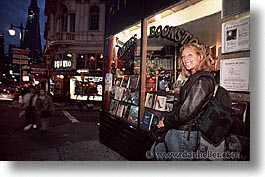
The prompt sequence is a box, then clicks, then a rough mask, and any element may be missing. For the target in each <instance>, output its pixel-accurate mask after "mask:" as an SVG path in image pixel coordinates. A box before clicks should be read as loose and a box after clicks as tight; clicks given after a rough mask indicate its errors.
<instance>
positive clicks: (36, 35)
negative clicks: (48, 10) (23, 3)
mask: <svg viewBox="0 0 265 177" xmlns="http://www.w3.org/2000/svg"><path fill="white" fill-rule="evenodd" d="M39 19H40V8H39V7H38V4H37V0H31V3H30V6H29V7H28V18H27V24H26V28H25V37H24V42H23V47H24V48H28V49H29V58H30V64H39V63H41V57H42V46H41V37H40V22H39Z"/></svg>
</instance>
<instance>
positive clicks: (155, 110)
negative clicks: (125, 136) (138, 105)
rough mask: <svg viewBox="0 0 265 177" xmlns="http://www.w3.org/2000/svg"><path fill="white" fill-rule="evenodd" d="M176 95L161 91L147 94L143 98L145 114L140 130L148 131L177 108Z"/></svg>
mask: <svg viewBox="0 0 265 177" xmlns="http://www.w3.org/2000/svg"><path fill="white" fill-rule="evenodd" d="M178 101H179V97H178V95H175V94H173V93H166V92H161V91H154V92H147V93H146V97H145V112H144V117H143V119H142V122H141V128H143V129H145V130H150V127H151V126H152V125H157V124H158V122H159V120H161V118H163V116H164V115H165V114H167V113H170V112H172V111H173V109H174V108H176V107H177V105H178Z"/></svg>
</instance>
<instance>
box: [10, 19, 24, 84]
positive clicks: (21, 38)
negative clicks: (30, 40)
mask: <svg viewBox="0 0 265 177" xmlns="http://www.w3.org/2000/svg"><path fill="white" fill-rule="evenodd" d="M14 28H18V29H20V36H19V39H20V44H19V48H21V49H22V40H23V30H24V29H25V28H24V27H23V23H22V22H21V23H20V26H15V25H13V24H11V25H10V28H9V30H8V32H9V34H10V35H11V36H14V35H15V34H16V31H15V30H14ZM21 71H22V70H21V56H20V58H19V85H20V86H21V80H22V73H21Z"/></svg>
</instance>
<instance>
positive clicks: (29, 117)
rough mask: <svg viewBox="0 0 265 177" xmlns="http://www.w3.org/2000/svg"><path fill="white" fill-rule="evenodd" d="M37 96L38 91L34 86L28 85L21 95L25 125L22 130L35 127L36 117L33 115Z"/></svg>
mask: <svg viewBox="0 0 265 177" xmlns="http://www.w3.org/2000/svg"><path fill="white" fill-rule="evenodd" d="M37 98H38V93H37V92H36V90H35V87H34V86H30V87H29V91H28V93H26V94H25V95H24V96H23V109H24V110H25V127H24V129H23V130H24V131H28V130H29V129H30V128H34V129H36V128H37V118H36V115H35V103H36V99H37Z"/></svg>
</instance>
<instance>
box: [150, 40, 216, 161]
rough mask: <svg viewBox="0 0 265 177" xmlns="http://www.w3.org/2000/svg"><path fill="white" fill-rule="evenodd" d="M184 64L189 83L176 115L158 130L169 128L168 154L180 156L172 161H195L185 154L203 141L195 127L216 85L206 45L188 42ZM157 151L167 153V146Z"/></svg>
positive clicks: (161, 122)
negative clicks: (197, 77) (207, 56)
mask: <svg viewBox="0 0 265 177" xmlns="http://www.w3.org/2000/svg"><path fill="white" fill-rule="evenodd" d="M181 58H182V63H183V66H184V73H185V75H187V76H188V80H187V81H186V82H185V84H184V85H183V86H182V87H181V88H180V104H179V106H178V107H177V108H176V110H174V111H173V114H170V115H169V116H165V118H163V119H162V120H161V121H160V122H159V123H158V125H157V127H158V128H162V127H164V128H166V129H167V130H168V132H167V133H166V136H165V142H166V145H167V149H168V151H169V152H177V153H179V154H180V156H179V157H178V158H176V157H172V158H175V159H170V160H192V159H193V158H194V157H192V156H187V155H186V156H185V155H184V153H189V152H194V151H195V150H196V148H197V147H198V143H199V141H200V136H201V135H200V132H199V130H198V126H196V125H195V124H194V120H195V119H197V118H198V117H199V116H200V115H201V114H200V113H201V112H202V111H203V109H204V105H206V104H207V103H208V101H209V100H210V98H211V96H212V94H213V91H214V86H215V81H214V78H213V77H207V76H205V74H209V75H211V73H210V71H211V65H210V63H209V61H208V60H207V58H206V49H205V48H204V46H203V45H199V44H197V43H189V44H185V45H184V46H183V50H182V55H181ZM203 72H204V75H203V76H201V77H199V79H197V80H195V81H194V80H193V79H192V78H193V77H196V75H198V74H202V73H203ZM154 148H155V152H164V151H166V149H165V145H164V143H160V144H158V145H157V146H156V147H154Z"/></svg>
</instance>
